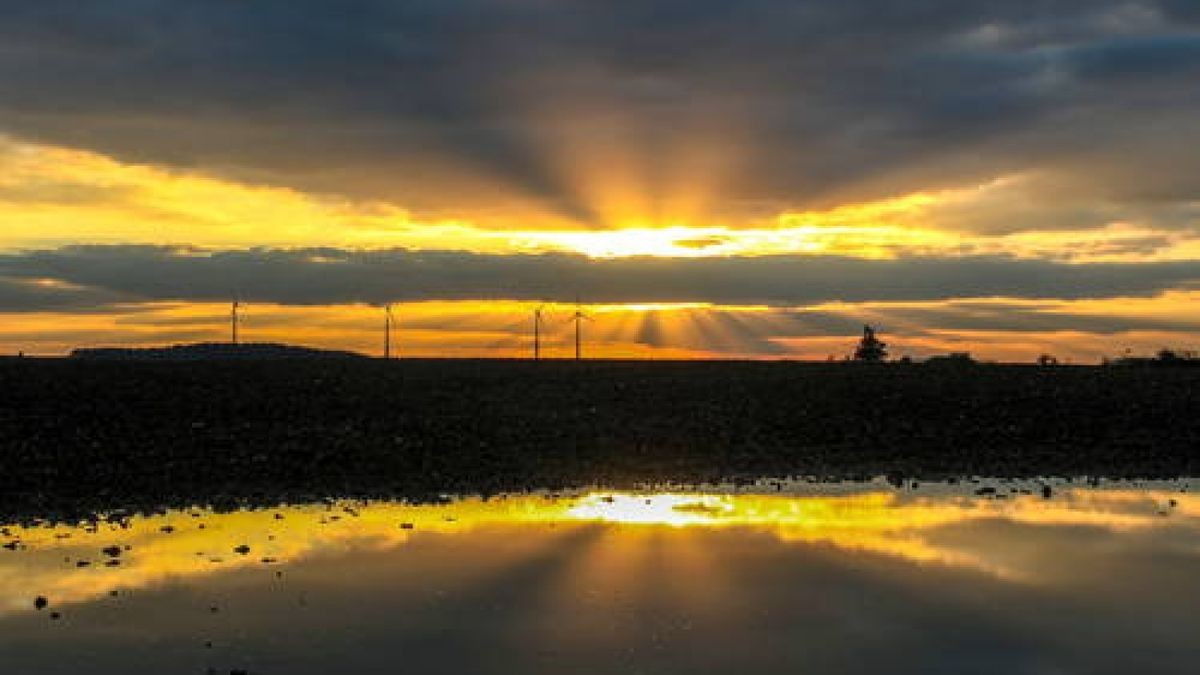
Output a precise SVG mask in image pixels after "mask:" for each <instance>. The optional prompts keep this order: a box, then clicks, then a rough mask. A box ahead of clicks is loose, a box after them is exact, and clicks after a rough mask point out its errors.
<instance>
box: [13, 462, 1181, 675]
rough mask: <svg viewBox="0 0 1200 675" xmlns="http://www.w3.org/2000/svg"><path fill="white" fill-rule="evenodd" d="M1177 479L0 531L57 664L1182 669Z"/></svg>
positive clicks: (615, 496)
mask: <svg viewBox="0 0 1200 675" xmlns="http://www.w3.org/2000/svg"><path fill="white" fill-rule="evenodd" d="M1195 486H1196V484H1195V482H1193V481H1165V482H1155V483H1132V482H1106V481H1101V482H1099V483H1098V484H1089V483H1085V482H1081V481H1073V482H1065V481H1061V480H1051V481H1047V482H1043V481H1028V482H1003V481H986V480H985V481H981V482H962V483H957V484H953V485H948V484H918V485H914V484H912V483H906V484H905V485H903V486H902V487H900V488H896V487H893V486H891V485H889V484H888V483H886V482H884V481H882V480H877V481H874V482H871V483H866V484H860V483H853V484H832V485H828V484H827V485H813V484H808V483H776V482H764V483H760V484H757V485H754V486H749V487H742V488H739V489H733V488H731V487H728V486H727V487H714V488H710V489H707V490H704V491H700V492H694V491H692V492H684V491H679V492H672V491H663V492H653V493H651V492H645V493H636V492H617V493H614V492H605V491H581V492H578V493H572V494H563V495H549V494H526V495H514V496H509V497H504V498H497V499H491V500H486V501H484V500H480V499H478V498H468V499H462V500H453V501H451V502H449V503H445V504H439V505H416V506H414V505H405V504H400V503H395V502H372V503H351V502H336V503H317V504H311V505H307V506H293V507H287V508H278V509H265V510H253V511H233V512H229V513H213V512H211V511H206V510H197V509H187V510H182V511H172V512H168V513H166V514H163V515H159V516H152V517H132V518H128V519H117V520H116V521H115V522H103V521H102V522H98V523H94V524H84V525H78V526H66V525H39V524H34V525H27V526H18V525H8V526H5V527H4V528H3V529H2V530H0V545H3V546H4V548H2V549H0V660H2V663H3V667H2V670H3V672H4V673H5V674H6V675H24V674H30V675H33V674H37V675H50V674H55V673H94V674H105V673H131V672H146V673H151V672H152V673H198V674H201V675H203V674H207V673H220V674H221V675H227V674H232V673H243V672H244V673H252V674H264V675H268V674H275V673H312V674H317V673H322V674H324V673H336V672H347V673H396V672H411V673H448V674H449V673H454V674H458V673H506V674H507V673H697V672H705V673H739V674H745V673H785V672H786V673H794V672H808V673H849V672H871V671H881V672H911V673H954V674H958V673H1006V674H1012V673H1130V672H1144V673H1194V672H1196V664H1197V663H1200V641H1198V640H1197V639H1196V636H1197V635H1200V614H1197V612H1196V610H1195V602H1196V598H1198V597H1200V498H1198V497H1197V496H1196V495H1195V494H1194V489H1195Z"/></svg>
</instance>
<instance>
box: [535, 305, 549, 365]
mask: <svg viewBox="0 0 1200 675" xmlns="http://www.w3.org/2000/svg"><path fill="white" fill-rule="evenodd" d="M545 311H546V306H545V305H538V306H537V307H536V308H534V310H533V360H534V361H541V360H542V322H543V321H544V319H543V316H542V315H543V314H544V313H545Z"/></svg>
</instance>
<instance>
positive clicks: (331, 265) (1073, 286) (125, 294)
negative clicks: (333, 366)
mask: <svg viewBox="0 0 1200 675" xmlns="http://www.w3.org/2000/svg"><path fill="white" fill-rule="evenodd" d="M0 277H7V278H9V279H34V278H36V279H55V280H60V281H62V282H65V283H69V284H72V285H75V286H78V287H82V288H87V289H95V290H96V292H104V293H109V294H114V295H115V296H116V297H122V298H137V299H141V300H227V299H229V298H230V297H233V296H234V295H238V296H240V297H241V298H243V299H245V300H248V301H257V302H274V303H283V304H294V305H323V304H340V303H384V302H391V301H406V300H458V299H514V300H554V301H559V302H570V301H572V300H573V299H574V298H575V297H576V295H577V294H578V295H580V296H581V297H582V298H583V299H584V300H585V301H587V302H592V303H620V302H635V303H645V302H712V303H720V304H765V305H773V306H799V305H807V304H812V303H821V302H830V301H846V302H862V301H915V300H943V299H950V298H978V297H994V296H1004V297H1015V298H1064V299H1072V298H1106V297H1114V296H1148V295H1153V294H1156V293H1158V292H1160V291H1162V290H1164V289H1170V288H1178V287H1182V286H1188V285H1191V284H1193V283H1195V282H1196V281H1197V280H1200V263H1198V262H1167V263H1138V264H1133V263H1129V264H1118V263H1105V264H1100V263H1097V264H1066V263H1057V262H1053V261H1046V260H1022V259H1013V258H1005V257H983V256H975V257H966V258H933V257H924V258H922V257H910V258H900V259H896V260H864V259H858V258H843V257H833V256H795V255H781V256H763V257H754V258H699V259H673V258H618V259H591V258H588V257H585V256H581V255H572V254H539V255H523V254H512V255H484V254H472V253H463V252H456V251H408V250H396V249H393V250H382V251H353V250H341V249H329V248H322V249H294V250H280V249H253V250H245V251H243V250H236V251H207V252H205V251H191V250H183V249H171V248H162V247H152V246H76V247H66V248H61V249H54V250H42V251H31V252H25V253H14V254H8V255H4V256H0Z"/></svg>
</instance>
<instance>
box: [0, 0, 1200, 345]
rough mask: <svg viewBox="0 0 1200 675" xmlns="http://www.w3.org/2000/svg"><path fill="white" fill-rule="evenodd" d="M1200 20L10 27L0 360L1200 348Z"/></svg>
mask: <svg viewBox="0 0 1200 675" xmlns="http://www.w3.org/2000/svg"><path fill="white" fill-rule="evenodd" d="M1198 85H1200V5H1198V4H1197V3H1195V2H1193V1H1192V0H1135V1H1127V2H1119V1H1109V0H1035V1H1024V2H1023V1H1014V2H1005V3H996V2H983V1H982V0H914V1H911V2H905V3H896V2H890V1H885V0H810V1H807V2H794V3H791V2H780V1H779V0H741V1H740V2H737V3H729V2H716V1H715V0H639V1H636V2H634V1H628V2H627V1H624V0H610V1H607V2H594V1H587V0H554V1H549V0H410V1H406V2H394V1H391V0H345V1H343V2H337V3H334V2H317V1H315V0H307V1H306V0H287V1H284V0H258V1H256V2H253V3H248V2H239V1H234V0H109V1H108V2H105V3H76V2H67V1H65V0H43V1H42V2H39V3H17V4H15V5H14V6H12V7H5V8H4V9H2V10H0V353H14V352H17V351H23V352H25V353H29V354H62V353H66V352H69V351H70V349H72V348H74V347H79V346H98V345H152V344H164V343H174V342H190V341H207V340H223V339H226V338H227V327H226V325H225V324H226V321H227V316H228V313H229V309H228V303H229V302H230V300H231V299H232V298H235V297H236V298H239V299H240V300H242V301H243V302H244V303H245V308H244V324H243V336H244V337H245V339H247V340H255V341H287V342H296V343H301V344H310V345H313V346H319V347H334V348H346V349H355V350H359V351H363V352H366V353H378V352H379V351H381V350H382V325H383V310H382V306H383V305H385V304H387V303H394V304H395V305H396V316H397V318H398V321H399V330H398V332H397V333H396V340H397V349H398V350H399V352H400V353H401V354H402V355H404V354H407V355H413V356H418V355H419V356H503V357H513V356H526V355H528V354H529V353H530V351H531V341H532V314H533V310H534V309H536V308H537V307H541V306H544V307H546V309H547V313H546V316H547V326H546V335H547V338H546V341H547V343H546V353H547V354H548V355H549V356H569V355H571V354H572V335H571V330H572V323H571V317H572V314H573V311H574V308H573V306H572V305H573V303H574V302H575V301H576V299H577V298H578V300H579V301H581V302H582V303H583V304H584V305H585V308H586V310H587V313H588V314H589V316H590V320H589V321H586V322H585V323H584V333H585V344H586V345H587V348H586V352H587V354H588V355H591V356H622V357H636V358H811V359H826V358H831V357H832V358H842V357H844V356H845V354H847V353H849V352H850V351H852V349H853V343H854V341H855V339H856V335H857V334H859V333H860V332H861V328H862V325H863V324H864V323H870V324H871V325H873V326H876V327H878V328H879V330H880V334H881V336H882V337H883V339H884V340H885V341H887V342H888V343H889V345H890V347H891V352H892V354H893V356H902V355H908V356H912V357H915V358H921V357H925V356H929V355H932V354H937V353H944V352H948V351H970V352H972V353H973V354H975V355H976V356H978V357H980V358H984V359H989V360H1001V361H1018V362H1022V361H1023V362H1032V361H1033V360H1034V359H1035V358H1036V357H1037V356H1038V355H1039V354H1042V353H1052V354H1055V355H1057V356H1059V358H1060V359H1068V360H1071V361H1073V362H1095V361H1096V360H1098V359H1100V358H1102V357H1105V356H1110V357H1111V356H1120V355H1122V354H1125V353H1128V352H1133V353H1150V352H1153V351H1156V350H1157V349H1159V348H1162V347H1172V348H1176V349H1192V348H1195V347H1197V342H1198V339H1197V338H1198V336H1200V315H1198V314H1200V313H1197V312H1193V311H1189V310H1191V309H1192V308H1193V307H1196V306H1197V305H1198V302H1197V301H1200V285H1198V283H1197V282H1198V281H1200V153H1197V152H1195V147H1196V144H1197V141H1198V140H1200V86H1198Z"/></svg>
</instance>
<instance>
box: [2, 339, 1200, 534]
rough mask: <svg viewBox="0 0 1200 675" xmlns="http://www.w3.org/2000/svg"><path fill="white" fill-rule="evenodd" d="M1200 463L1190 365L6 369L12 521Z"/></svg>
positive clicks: (1173, 471)
mask: <svg viewBox="0 0 1200 675" xmlns="http://www.w3.org/2000/svg"><path fill="white" fill-rule="evenodd" d="M1197 473H1200V369H1187V368H1180V369H1175V368H1123V367H1103V368H1102V367H1051V368H1039V367H1025V366H963V367H951V366H945V367H935V366H919V365H901V364H895V365H858V364H801V363H742V362H584V363H582V364H576V363H572V362H542V363H532V362H527V361H526V362H522V361H415V360H414V361H392V362H381V361H369V360H362V361H357V360H347V361H338V360H333V361H329V360H326V361H210V362H190V363H186V362H181V363H172V362H105V361H98V362H88V361H76V360H31V359H23V360H18V359H9V360H4V361H0V518H13V517H23V516H28V515H38V516H45V517H68V516H72V515H75V514H80V513H87V512H94V511H112V510H155V509H158V508H161V507H166V506H186V505H193V504H201V505H205V504H207V505H213V506H217V507H218V508H223V507H233V506H237V505H242V504H260V505H265V504H272V503H279V502H281V501H299V500H314V499H323V498H332V497H347V498H350V497H385V496H386V497H396V498H408V499H426V498H429V497H431V496H436V495H437V494H439V493H484V494H491V493H497V492H503V491H519V490H524V489H529V488H563V487H571V486H579V485H584V484H605V485H614V486H620V485H629V484H633V483H654V482H664V481H665V482H685V483H699V482H705V481H713V480H718V479H729V478H733V479H737V478H748V477H758V476H764V475H770V476H784V475H813V476H817V477H820V478H858V477H864V476H870V475H879V474H891V475H893V476H906V477H912V478H920V479H934V478H945V477H949V476H961V475H988V476H997V477H1027V476H1034V475H1098V476H1110V477H1126V478H1134V477H1177V476H1183V475H1196V474H1197Z"/></svg>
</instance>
